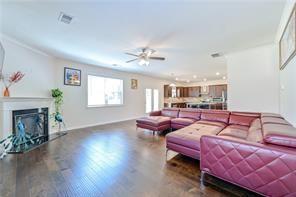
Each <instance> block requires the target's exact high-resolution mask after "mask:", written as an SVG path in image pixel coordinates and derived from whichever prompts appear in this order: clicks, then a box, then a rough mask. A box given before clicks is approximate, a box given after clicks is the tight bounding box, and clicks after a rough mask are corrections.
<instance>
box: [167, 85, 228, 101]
mask: <svg viewBox="0 0 296 197" xmlns="http://www.w3.org/2000/svg"><path fill="white" fill-rule="evenodd" d="M208 88H209V93H208V94H204V95H206V96H210V97H213V98H214V97H222V96H223V92H224V96H226V95H227V85H226V84H225V85H210V86H209V87H208ZM176 93H177V97H179V98H180V97H181V98H182V97H199V96H200V95H201V87H200V86H194V87H176ZM164 97H166V98H168V97H172V87H170V86H169V85H165V86H164Z"/></svg>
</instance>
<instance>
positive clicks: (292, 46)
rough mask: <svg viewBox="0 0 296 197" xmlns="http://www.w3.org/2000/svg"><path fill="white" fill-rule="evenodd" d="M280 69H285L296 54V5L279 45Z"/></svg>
mask: <svg viewBox="0 0 296 197" xmlns="http://www.w3.org/2000/svg"><path fill="white" fill-rule="evenodd" d="M279 50H280V51H279V52H280V69H281V70H282V69H284V68H285V66H286V65H287V64H288V63H289V61H290V60H291V59H292V58H293V57H294V56H295V54H296V11H295V5H294V8H293V10H292V13H291V15H290V17H289V20H288V22H287V24H286V26H285V29H284V32H283V34H282V36H281V39H280V43H279Z"/></svg>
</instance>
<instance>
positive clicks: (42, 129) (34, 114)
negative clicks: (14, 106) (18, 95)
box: [10, 108, 49, 153]
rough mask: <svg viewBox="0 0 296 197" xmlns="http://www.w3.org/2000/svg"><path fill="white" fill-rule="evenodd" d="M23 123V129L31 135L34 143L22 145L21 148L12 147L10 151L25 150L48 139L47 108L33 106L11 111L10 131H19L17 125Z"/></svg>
mask: <svg viewBox="0 0 296 197" xmlns="http://www.w3.org/2000/svg"><path fill="white" fill-rule="evenodd" d="M20 124H21V125H23V128H24V131H25V132H26V133H27V134H29V135H30V136H31V139H32V141H33V142H34V143H29V145H28V146H25V145H22V146H21V150H14V149H12V150H11V151H10V152H11V153H18V152H25V151H28V150H31V149H33V148H34V147H37V146H39V145H40V144H42V143H45V142H47V141H48V140H49V128H48V108H35V109H25V110H13V111H12V132H13V133H14V134H17V133H18V132H19V129H18V126H19V125H20Z"/></svg>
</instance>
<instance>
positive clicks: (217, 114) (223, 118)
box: [201, 110, 230, 124]
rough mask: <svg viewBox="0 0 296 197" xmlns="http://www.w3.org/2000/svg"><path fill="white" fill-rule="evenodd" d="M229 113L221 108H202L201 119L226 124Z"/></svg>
mask: <svg viewBox="0 0 296 197" xmlns="http://www.w3.org/2000/svg"><path fill="white" fill-rule="evenodd" d="M229 114H230V112H228V111H222V110H220V111H216V110H203V111H202V112H201V120H208V121H216V122H223V123H226V124H228V119H229Z"/></svg>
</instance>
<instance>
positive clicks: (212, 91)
mask: <svg viewBox="0 0 296 197" xmlns="http://www.w3.org/2000/svg"><path fill="white" fill-rule="evenodd" d="M226 91H227V85H211V86H210V87H209V96H211V97H223V92H224V94H225V93H226Z"/></svg>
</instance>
